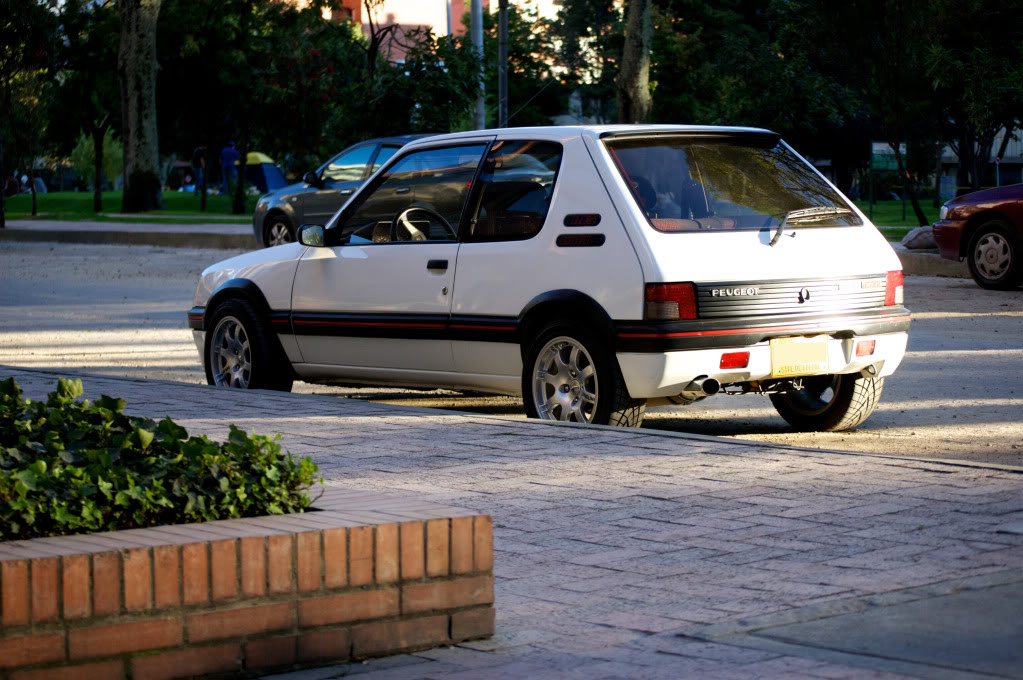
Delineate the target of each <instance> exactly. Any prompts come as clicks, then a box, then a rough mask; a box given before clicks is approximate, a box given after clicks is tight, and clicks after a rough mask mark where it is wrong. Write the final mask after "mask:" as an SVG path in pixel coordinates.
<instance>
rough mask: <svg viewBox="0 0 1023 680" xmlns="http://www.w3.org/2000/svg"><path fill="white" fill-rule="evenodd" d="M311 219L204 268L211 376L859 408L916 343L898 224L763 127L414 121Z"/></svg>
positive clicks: (202, 346)
mask: <svg viewBox="0 0 1023 680" xmlns="http://www.w3.org/2000/svg"><path fill="white" fill-rule="evenodd" d="M298 239H299V243H291V244H286V245H283V246H280V247H277V248H269V249H266V250H260V251H257V252H254V253H247V254H244V255H240V256H238V257H234V258H232V259H229V260H225V261H224V262H220V263H218V264H215V265H213V266H211V267H209V268H207V269H206V270H205V271H204V272H203V274H202V277H201V279H200V281H199V284H198V286H197V287H196V291H195V297H194V300H193V307H192V309H190V310H189V312H188V323H189V326H190V327H191V328H192V330H193V336H194V339H195V342H196V347H197V348H198V350H199V354H200V356H201V357H202V361H203V364H204V366H205V371H206V378H207V381H208V382H209V383H210V384H213V385H219V386H224V387H235V388H248V389H251V388H268V389H279V390H288V389H291V386H292V383H293V381H294V380H296V379H301V380H305V381H307V382H315V383H332V382H335V383H344V384H349V383H364V384H373V385H402V386H410V387H445V388H451V389H462V390H475V391H483V392H494V393H499V394H517V395H521V396H522V401H523V406H524V409H525V412H526V414H527V415H529V416H530V417H533V418H543V419H547V420H560V421H569V422H576V423H596V424H604V425H607V424H612V425H628V426H638V425H639V424H640V422H641V421H642V419H643V414H644V411H645V409H646V407H647V405H648V404H649V405H656V404H680V405H684V404H691V403H693V402H695V401H698V400H700V399H704V398H707V397H710V396H712V395H714V394H716V393H719V392H720V393H725V394H746V393H756V394H764V395H767V396H769V398H770V400H771V402H772V403H773V404H774V406H775V408H776V409H777V411H778V413H779V414H780V415H781V416H782V417H783V418H784V419H785V420H786V421H788V422H789V423H790V424H791V425H792V426H793V427H795V428H797V429H801V430H847V429H850V428H853V427H856V426H857V425H859V424H860V423H862V422H863V421H864V420H866V418H867V417H868V416H869V415H870V414H871V412H872V411H873V410H874V408H875V407H876V406H877V404H878V403H879V400H880V397H881V389H882V387H883V385H884V380H885V377H886V376H889V375H891V374H892V373H893V372H894V371H895V369H896V367H897V366H898V365H899V362H900V361H901V360H902V357H903V354H904V353H905V350H906V341H907V331H908V329H909V325H910V313H909V311H908V310H907V309H906V308H905V307H904V306H903V282H902V269H901V265H900V262H899V259H898V257H897V256H896V255H895V252H894V251H893V250H892V248H891V245H890V244H889V243H888V242H887V241H886V240H885V238H884V237H883V236H882V235H881V233H880V232H879V231H878V230H877V229H876V228H875V227H874V226H873V225H872V224H871V223H870V221H869V220H868V219H867V218H866V217H865V216H864V215H863V213H862V212H861V211H860V210H858V209H857V208H856V206H855V205H854V204H853V203H852V202H850V201H849V200H848V199H847V198H845V197H844V196H843V195H842V194H841V192H839V191H838V189H836V188H835V187H834V185H832V184H830V183H829V182H828V181H827V180H826V179H825V178H824V177H823V176H822V175H821V174H820V173H819V172H817V171H816V170H815V169H814V167H813V166H812V165H810V164H809V163H807V162H806V161H805V160H804V159H803V158H801V157H800V156H799V155H798V154H796V153H795V152H794V151H793V150H792V149H791V148H790V147H789V146H788V145H786V144H785V143H784V142H783V141H781V139H780V138H779V136H778V135H777V134H775V133H773V132H769V131H767V130H759V129H751V128H726V127H696V126H654V125H650V126H641V125H614V126H579V127H537V128H509V129H504V130H476V131H472V132H463V133H457V134H450V135H441V136H436V137H430V138H428V139H421V140H418V141H415V142H412V143H410V144H408V145H406V146H405V147H404V148H402V150H401V151H399V152H398V154H397V155H395V157H394V158H392V159H391V160H390V161H389V162H388V163H386V164H385V165H384V166H383V167H382V168H381V169H380V170H379V171H378V172H377V173H376V174H375V175H374V176H373V178H372V179H371V180H370V181H368V182H366V183H365V184H364V185H363V186H362V187H360V188H358V189H356V190H355V193H354V195H353V196H352V197H351V199H350V200H349V201H348V202H347V203H346V204H345V205H344V206H343V207H342V208H341V209H340V210H339V211H338V212H337V214H335V215H334V216H332V217H331V219H330V220H327V221H326V225H325V226H322V225H311V224H306V225H303V226H302V227H301V228H300V230H299V232H298Z"/></svg>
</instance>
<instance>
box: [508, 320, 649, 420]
mask: <svg viewBox="0 0 1023 680" xmlns="http://www.w3.org/2000/svg"><path fill="white" fill-rule="evenodd" d="M573 350H575V351H573ZM571 357H574V358H571ZM566 360H567V362H566ZM552 362H553V364H555V365H556V364H558V363H559V362H560V364H561V366H562V371H564V372H559V371H557V368H556V366H555V371H554V372H553V373H552V372H549V371H548V370H546V369H544V368H543V365H544V364H546V365H547V366H551V364H552ZM548 375H551V376H555V379H554V381H553V382H556V383H560V388H559V386H558V385H554V384H552V383H551V381H546V380H545V379H544V378H545V377H546V376H548ZM541 392H542V393H543V395H545V396H546V399H541V397H540V393H541ZM555 393H557V394H563V395H564V397H562V398H561V399H555ZM573 396H574V398H573ZM552 400H553V401H559V402H560V403H557V404H555V405H554V406H551V407H549V408H548V407H547V404H549V403H550V402H551V401H552ZM522 403H523V406H524V408H525V411H526V416H528V417H530V418H542V419H544V420H562V421H569V422H579V423H590V424H596V425H617V426H620V427H639V426H640V425H641V424H642V423H643V415H644V413H645V412H646V400H645V399H633V398H632V397H630V396H629V391H628V389H626V387H625V381H624V380H623V379H622V374H621V370H620V369H619V368H618V362H617V361H616V360H615V357H614V354H613V353H612V352H611V351H610V350H609V349H608V348H607V346H606V344H605V343H603V342H601V341H600V339H599V338H598V337H597V336H595V335H594V334H593V333H591V332H590V331H588V330H586V329H585V328H582V327H580V326H577V325H574V324H570V323H564V322H556V323H552V324H550V325H548V326H546V327H545V328H544V329H543V330H542V331H540V333H539V334H537V335H536V337H535V338H533V340H532V341H531V342H530V343H529V345H528V346H527V347H526V352H525V355H524V357H523V364H522Z"/></svg>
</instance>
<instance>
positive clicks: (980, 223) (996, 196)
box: [933, 184, 1023, 290]
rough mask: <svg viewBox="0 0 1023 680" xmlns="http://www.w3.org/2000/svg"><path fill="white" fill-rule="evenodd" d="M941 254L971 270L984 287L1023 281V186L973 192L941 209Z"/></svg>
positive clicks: (937, 236)
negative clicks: (964, 259) (961, 262)
mask: <svg viewBox="0 0 1023 680" xmlns="http://www.w3.org/2000/svg"><path fill="white" fill-rule="evenodd" d="M933 229H934V240H935V241H937V243H938V249H939V250H940V252H941V256H942V257H944V258H948V259H950V260H962V259H963V258H966V263H967V264H968V265H969V266H970V274H972V275H973V280H974V281H976V282H977V283H978V284H979V285H980V286H981V287H983V288H991V289H995V290H1010V289H1014V288H1018V287H1019V285H1020V284H1021V283H1023V184H1012V185H1010V186H1005V187H998V188H997V189H984V190H982V191H974V192H973V193H971V194H964V195H962V196H958V197H956V198H953V199H952V200H951V201H949V202H947V203H946V204H945V205H943V206H941V213H940V215H939V219H938V221H937V222H935V223H934V226H933Z"/></svg>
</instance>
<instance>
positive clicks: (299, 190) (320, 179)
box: [252, 134, 429, 246]
mask: <svg viewBox="0 0 1023 680" xmlns="http://www.w3.org/2000/svg"><path fill="white" fill-rule="evenodd" d="M428 136H429V135H425V134H420V135H399V136H397V137H380V138H377V139H369V140H366V141H365V142H360V143H358V144H355V145H353V146H350V147H348V148H347V149H345V150H344V151H342V152H341V153H339V154H338V155H336V156H334V157H333V158H331V159H330V160H329V161H327V162H326V163H324V164H323V165H322V166H320V168H319V169H318V170H316V171H315V172H307V173H306V174H305V177H303V178H302V181H301V182H299V183H298V184H292V185H289V186H286V187H284V188H282V189H278V190H276V191H272V192H270V193H268V194H266V195H265V196H263V197H261V198H260V199H259V202H258V203H257V204H256V212H255V213H254V214H253V215H252V231H253V233H254V234H255V235H256V238H257V239H258V240H259V242H260V243H262V244H263V245H264V246H276V245H280V244H282V243H290V242H291V241H294V240H295V232H296V231H297V230H298V227H299V226H300V225H302V224H326V223H327V220H329V219H330V218H331V216H332V215H333V214H334V213H335V212H337V209H338V208H340V207H341V205H342V204H343V203H344V202H345V201H347V200H348V197H349V196H350V195H351V194H352V192H353V191H355V190H356V189H357V188H358V187H359V185H361V184H362V183H363V182H364V181H366V178H367V177H369V176H370V175H371V174H373V171H375V170H376V169H377V168H379V167H380V166H381V165H383V164H384V163H385V162H387V160H388V159H389V158H390V157H391V156H393V155H394V154H395V153H396V152H397V151H398V149H400V148H401V147H402V146H404V145H405V144H407V143H408V142H411V141H412V140H413V139H420V138H421V137H428Z"/></svg>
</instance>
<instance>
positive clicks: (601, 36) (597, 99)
mask: <svg viewBox="0 0 1023 680" xmlns="http://www.w3.org/2000/svg"><path fill="white" fill-rule="evenodd" d="M622 27H623V23H622V12H621V8H620V7H619V5H618V3H616V2H615V1H614V0H563V2H562V6H561V9H560V10H558V16H557V18H556V19H555V21H554V23H553V25H552V26H551V42H552V44H554V45H556V50H557V59H556V65H557V66H559V67H560V68H562V69H564V71H565V76H564V77H565V81H566V83H568V84H569V85H571V86H574V87H576V88H577V89H578V90H579V92H580V93H581V95H582V96H583V98H584V99H585V111H586V112H587V113H589V114H592V115H593V116H594V117H596V118H597V120H598V121H602V122H603V121H609V120H612V119H613V117H614V114H613V113H612V109H611V106H612V104H611V102H612V101H613V100H614V98H615V85H614V78H615V74H616V73H617V72H618V67H619V64H620V63H621V58H622V46H623V44H624V35H623V30H622Z"/></svg>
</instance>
